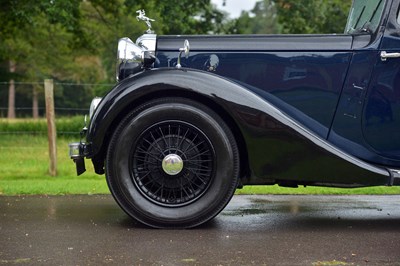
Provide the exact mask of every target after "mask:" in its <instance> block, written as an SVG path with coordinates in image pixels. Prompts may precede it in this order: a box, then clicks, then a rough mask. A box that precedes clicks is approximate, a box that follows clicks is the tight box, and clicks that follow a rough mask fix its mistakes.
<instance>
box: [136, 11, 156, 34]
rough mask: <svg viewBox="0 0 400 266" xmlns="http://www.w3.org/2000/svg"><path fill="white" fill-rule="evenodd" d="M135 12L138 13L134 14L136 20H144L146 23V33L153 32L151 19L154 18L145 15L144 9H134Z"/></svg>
mask: <svg viewBox="0 0 400 266" xmlns="http://www.w3.org/2000/svg"><path fill="white" fill-rule="evenodd" d="M136 13H138V14H139V15H137V16H136V19H137V20H138V21H139V20H142V21H144V22H145V23H146V25H147V27H148V29H147V31H146V33H148V34H153V33H154V31H153V30H152V29H151V21H155V20H154V19H151V18H148V17H146V12H145V11H144V9H142V10H138V11H136Z"/></svg>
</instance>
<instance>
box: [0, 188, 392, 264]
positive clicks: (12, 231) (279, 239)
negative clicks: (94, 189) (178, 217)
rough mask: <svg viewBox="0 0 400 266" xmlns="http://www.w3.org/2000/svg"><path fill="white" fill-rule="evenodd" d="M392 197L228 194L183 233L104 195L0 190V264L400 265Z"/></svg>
mask: <svg viewBox="0 0 400 266" xmlns="http://www.w3.org/2000/svg"><path fill="white" fill-rule="evenodd" d="M399 250H400V196H235V197H234V198H233V200H232V201H231V203H230V204H229V205H228V206H227V208H226V209H225V210H224V211H223V212H222V213H221V214H220V215H218V216H217V218H216V219H214V220H213V221H212V222H210V223H208V224H206V225H204V226H201V227H199V228H196V229H191V230H155V229H149V228H147V227H145V226H142V225H140V224H137V223H135V222H134V221H132V220H131V219H130V218H129V217H127V215H126V214H125V213H123V212H122V211H121V210H120V208H119V207H118V206H117V204H116V203H115V202H114V200H113V199H112V197H111V196H108V195H107V196H64V197H0V264H25V265H30V264H36V265H37V264H40V265H42V264H47V265H89V264H92V265H99V264H115V265H253V264H254V265H400V251H399Z"/></svg>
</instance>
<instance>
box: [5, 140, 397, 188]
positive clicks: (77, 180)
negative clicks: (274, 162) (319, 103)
mask: <svg viewBox="0 0 400 266" xmlns="http://www.w3.org/2000/svg"><path fill="white" fill-rule="evenodd" d="M76 140H77V139H76V138H75V139H67V138H60V137H59V138H58V139H57V162H58V176H57V177H51V176H49V174H48V167H49V152H48V144H47V139H46V137H45V136H43V135H39V136H29V135H8V134H3V135H1V136H0V169H1V171H0V195H66V194H109V190H108V188H107V184H106V181H105V178H104V176H99V175H96V174H95V173H94V171H93V167H92V164H91V161H90V160H86V168H87V171H86V172H85V173H84V174H83V175H81V176H79V177H77V176H76V173H75V166H74V164H73V162H72V161H71V160H70V159H69V157H68V143H69V142H72V141H76ZM237 194H331V195H332V194H333V195H346V194H400V187H371V188H361V189H360V188H357V189H340V188H324V187H306V188H304V187H300V188H282V187H279V186H246V187H245V188H244V189H239V190H237Z"/></svg>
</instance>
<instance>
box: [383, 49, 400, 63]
mask: <svg viewBox="0 0 400 266" xmlns="http://www.w3.org/2000/svg"><path fill="white" fill-rule="evenodd" d="M388 58H400V53H387V52H386V51H382V52H381V60H382V61H386V60H387V59H388Z"/></svg>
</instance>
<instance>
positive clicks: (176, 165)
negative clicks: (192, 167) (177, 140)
mask: <svg viewBox="0 0 400 266" xmlns="http://www.w3.org/2000/svg"><path fill="white" fill-rule="evenodd" d="M162 169H163V170H164V172H165V173H166V174H168V175H177V174H179V173H180V172H181V171H182V169H183V160H182V158H181V157H180V156H179V155H177V154H168V155H167V156H165V158H164V159H163V160H162Z"/></svg>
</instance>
